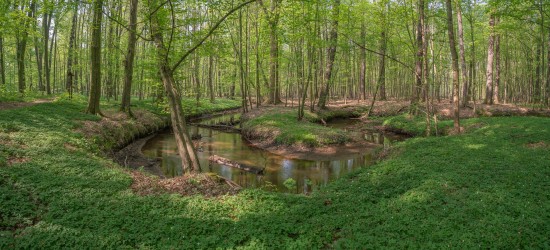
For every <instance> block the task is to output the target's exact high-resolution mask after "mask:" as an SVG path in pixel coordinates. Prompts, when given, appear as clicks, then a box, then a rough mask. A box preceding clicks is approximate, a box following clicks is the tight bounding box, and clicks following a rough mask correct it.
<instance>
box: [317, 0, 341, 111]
mask: <svg viewBox="0 0 550 250" xmlns="http://www.w3.org/2000/svg"><path fill="white" fill-rule="evenodd" d="M339 13H340V0H334V2H333V4H332V24H331V28H330V34H329V43H330V45H329V47H328V49H327V64H326V68H325V82H326V83H325V88H324V89H321V94H320V95H319V102H318V103H317V106H318V107H319V108H321V109H324V108H326V105H327V98H328V96H329V91H330V85H331V84H332V81H333V80H334V79H333V77H332V68H333V67H334V59H335V58H336V47H337V46H338V16H339Z"/></svg>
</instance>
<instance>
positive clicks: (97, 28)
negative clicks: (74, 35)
mask: <svg viewBox="0 0 550 250" xmlns="http://www.w3.org/2000/svg"><path fill="white" fill-rule="evenodd" d="M102 8H103V0H94V2H93V15H94V16H93V21H92V42H91V45H90V59H91V63H90V65H91V68H90V71H91V74H90V96H89V98H88V108H87V110H86V112H87V113H90V114H93V115H95V114H98V113H99V114H100V113H101V111H100V110H99V98H100V97H101V19H102V18H103V11H102Z"/></svg>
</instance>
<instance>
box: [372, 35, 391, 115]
mask: <svg viewBox="0 0 550 250" xmlns="http://www.w3.org/2000/svg"><path fill="white" fill-rule="evenodd" d="M387 43H388V42H387V37H386V32H385V31H382V32H381V33H380V54H381V55H380V57H379V59H378V60H379V66H378V83H377V89H376V90H375V94H374V95H373V97H372V98H373V105H374V100H376V92H378V89H380V100H381V101H385V100H386V57H385V56H384V55H385V54H386V47H387ZM371 106H372V105H371Z"/></svg>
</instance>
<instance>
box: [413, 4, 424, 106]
mask: <svg viewBox="0 0 550 250" xmlns="http://www.w3.org/2000/svg"><path fill="white" fill-rule="evenodd" d="M424 6H425V4H424V0H418V2H417V12H418V22H417V23H416V57H415V79H416V81H415V85H414V87H413V96H412V100H411V105H415V104H416V103H418V100H419V99H420V92H421V90H422V70H423V69H422V68H423V67H422V65H423V63H422V59H423V58H424V55H423V54H424V45H423V40H424V39H423V37H424V8H425V7H424Z"/></svg>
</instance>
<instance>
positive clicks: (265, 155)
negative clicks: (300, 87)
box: [142, 115, 391, 193]
mask: <svg viewBox="0 0 550 250" xmlns="http://www.w3.org/2000/svg"><path fill="white" fill-rule="evenodd" d="M237 119H238V117H236V116H235V115H224V116H220V117H215V118H211V119H206V120H203V121H202V122H201V123H205V124H217V123H219V122H228V121H230V120H237ZM352 123H353V121H352V122H350V121H349V120H347V122H345V121H335V123H331V124H330V125H332V126H334V127H338V128H346V127H347V126H349V125H350V124H352ZM189 132H190V134H191V135H193V134H200V135H201V136H202V138H201V139H200V143H199V147H198V152H197V155H198V157H199V159H200V164H201V167H202V170H203V171H207V172H214V173H217V174H219V175H221V176H223V177H225V178H227V179H230V180H232V181H234V182H236V183H237V184H239V185H241V186H242V187H261V188H265V189H268V190H273V191H279V192H291V193H309V192H311V191H312V190H314V189H316V188H318V187H320V186H323V185H326V184H327V183H328V182H330V181H331V180H334V179H336V178H338V177H340V176H342V175H345V174H347V173H349V172H351V171H353V170H354V169H356V168H359V167H361V166H368V165H370V164H372V159H373V155H374V149H373V148H365V151H364V152H362V153H361V154H352V155H345V156H342V155H335V156H334V157H333V159H331V160H330V161H309V160H297V159H288V158H285V157H284V156H281V155H276V154H272V153H270V152H268V151H265V150H262V149H258V148H255V147H253V146H251V145H250V144H249V143H248V142H247V141H246V140H244V139H242V138H241V135H240V134H237V133H226V132H221V131H217V130H212V129H208V128H200V127H197V126H190V131H189ZM367 137H369V138H367V139H370V140H372V141H373V142H376V143H380V144H388V143H390V141H391V139H390V138H388V137H384V135H381V134H379V135H367ZM176 147H177V146H176V143H175V140H174V137H173V134H172V133H171V132H170V131H165V132H163V133H159V134H158V135H157V136H155V137H153V138H152V139H150V140H149V141H148V142H147V143H146V144H145V146H144V147H143V149H142V150H143V153H144V154H145V155H146V156H149V157H158V158H161V159H162V163H161V168H162V172H163V173H164V175H165V176H168V177H172V176H178V175H181V174H182V168H181V161H180V160H179V156H178V155H177V153H176V152H177V149H176ZM211 155H219V156H222V157H225V158H228V159H230V160H233V161H236V162H239V163H242V164H247V165H251V166H256V167H258V168H265V170H264V174H263V175H256V174H252V173H248V172H244V171H242V170H239V169H236V168H232V167H228V166H224V165H219V164H214V163H210V162H209V161H208V157H209V156H211ZM289 179H292V180H294V181H295V184H293V183H292V182H293V181H292V180H289Z"/></svg>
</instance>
